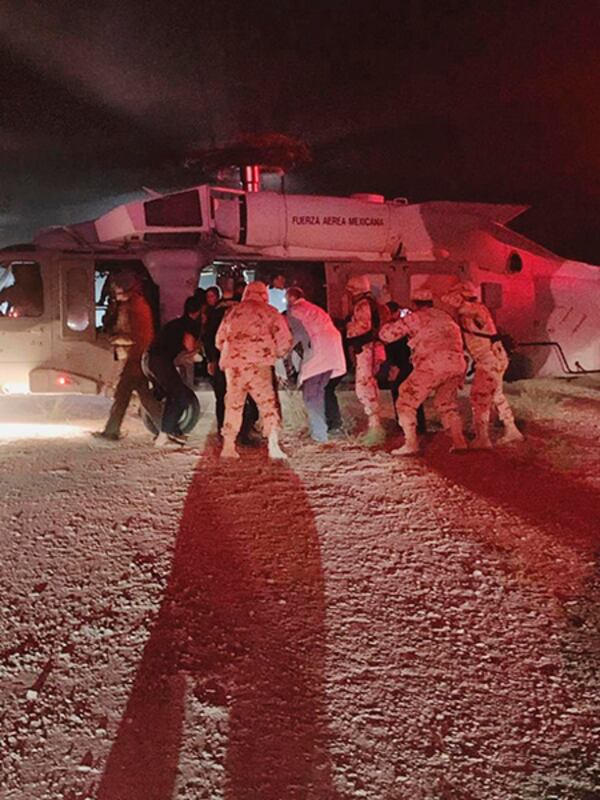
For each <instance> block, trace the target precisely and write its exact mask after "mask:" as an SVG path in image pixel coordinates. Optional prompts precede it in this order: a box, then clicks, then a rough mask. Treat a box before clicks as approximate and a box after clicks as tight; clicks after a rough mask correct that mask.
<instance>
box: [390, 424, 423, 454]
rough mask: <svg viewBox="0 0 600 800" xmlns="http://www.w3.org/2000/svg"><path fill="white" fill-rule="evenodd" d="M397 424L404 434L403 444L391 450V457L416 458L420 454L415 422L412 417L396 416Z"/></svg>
mask: <svg viewBox="0 0 600 800" xmlns="http://www.w3.org/2000/svg"><path fill="white" fill-rule="evenodd" d="M398 424H399V425H400V427H401V428H402V431H403V432H404V444H403V445H402V447H398V448H397V449H396V450H392V455H393V456H416V455H418V454H419V452H420V448H419V439H418V437H417V420H416V418H415V416H414V415H409V414H398Z"/></svg>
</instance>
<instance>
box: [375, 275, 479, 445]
mask: <svg viewBox="0 0 600 800" xmlns="http://www.w3.org/2000/svg"><path fill="white" fill-rule="evenodd" d="M411 302H412V305H413V308H414V312H413V313H412V314H408V315H407V316H406V317H403V318H401V319H397V320H395V321H393V322H389V323H387V324H386V325H384V326H383V327H382V328H381V330H380V331H379V337H380V339H381V340H382V341H383V342H393V341H396V339H401V338H402V337H403V336H408V344H409V347H410V349H411V352H412V363H413V368H414V369H413V371H412V372H411V374H410V375H409V376H408V378H407V379H406V380H405V381H404V382H403V383H402V384H401V386H400V389H399V392H398V400H397V403H396V410H397V412H398V422H399V423H400V425H401V427H402V430H403V431H404V438H405V443H404V445H403V446H402V447H400V448H399V449H397V450H393V451H392V452H393V454H394V455H402V456H405V455H415V454H417V453H418V452H419V441H418V438H417V408H418V407H419V406H420V405H421V403H423V402H424V401H425V399H426V398H427V397H428V396H429V395H430V394H431V393H432V392H433V399H434V404H435V407H436V409H437V411H438V413H439V415H440V418H441V421H442V424H443V425H444V428H445V429H446V430H447V431H448V432H449V433H450V436H451V438H452V448H451V449H452V450H453V451H455V450H465V449H466V447H467V443H466V441H465V438H464V435H463V427H462V420H461V417H460V413H459V411H458V398H457V392H458V389H459V388H460V387H461V385H462V383H463V381H464V378H465V357H464V353H463V343H462V336H461V332H460V328H459V327H458V325H457V324H456V322H454V320H453V319H452V317H451V316H450V315H449V314H447V313H446V312H445V311H442V310H441V309H439V308H434V307H433V295H432V293H431V291H430V290H429V289H417V290H415V291H413V293H412V295H411Z"/></svg>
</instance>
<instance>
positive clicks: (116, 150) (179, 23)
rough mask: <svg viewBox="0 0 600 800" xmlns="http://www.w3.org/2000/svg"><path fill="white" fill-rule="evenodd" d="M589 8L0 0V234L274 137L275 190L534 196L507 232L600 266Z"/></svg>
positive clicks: (597, 22)
mask: <svg viewBox="0 0 600 800" xmlns="http://www.w3.org/2000/svg"><path fill="white" fill-rule="evenodd" d="M594 9H596V10H595V11H594ZM597 9H598V6H597V4H596V3H592V2H585V3H579V2H574V3H573V2H571V3H564V2H561V3H559V2H524V0H521V2H503V0H498V1H497V2H486V0H479V1H478V2H472V0H461V1H460V2H458V1H457V2H434V0H430V2H424V1H423V0H408V2H401V0H397V2H395V3H389V2H386V1H382V2H377V0H371V2H369V0H362V2H351V1H350V0H347V1H346V2H343V3H337V2H336V3H327V2H325V3H322V4H318V3H316V2H296V3H289V2H285V0H281V2H278V3H276V4H275V3H269V2H262V3H258V2H247V3H237V2H227V1H226V0H222V1H221V2H212V0H207V2H203V1H202V0H196V2H191V0H170V2H163V3H158V2H155V1H154V0H145V2H143V3H137V2H129V3H126V2H124V0H121V1H120V2H113V1H112V0H108V1H107V2H101V0H98V2H84V1H82V0H78V2H73V0H62V1H61V0H58V1H55V0H48V1H47V2H33V1H32V0H14V2H13V1H12V0H8V1H7V2H0V10H1V13H0V76H1V77H0V80H1V82H2V87H1V88H2V91H1V93H0V103H1V109H2V111H1V118H0V143H1V156H0V163H1V181H0V243H2V244H8V243H9V242H11V241H15V240H19V239H20V240H23V239H26V238H28V237H29V236H30V235H31V233H32V232H33V231H34V230H35V229H37V228H39V227H41V226H42V225H50V224H55V223H63V222H70V221H71V222H73V221H77V220H81V219H84V218H86V217H90V216H95V215H97V214H98V213H101V212H102V211H104V210H107V209H108V208H110V207H111V205H114V204H115V203H116V202H120V201H123V200H127V199H129V198H130V197H131V193H132V192H135V191H136V190H139V188H140V186H142V185H146V186H151V187H154V188H159V189H162V188H165V189H166V188H180V187H182V186H185V185H190V184H193V183H196V182H201V181H202V180H203V176H202V175H201V174H199V173H198V172H196V173H191V172H190V171H186V170H185V169H184V168H183V167H180V166H179V164H180V163H181V162H182V160H183V157H184V155H185V153H186V152H188V151H189V149H190V148H191V147H192V146H193V145H199V146H201V147H207V148H209V147H216V146H221V145H226V144H228V143H230V142H231V141H232V140H235V138H236V137H237V136H239V135H240V134H241V133H244V132H265V131H278V132H281V133H286V134H289V135H291V136H294V137H299V138H300V139H302V140H304V141H305V142H306V143H307V144H308V145H309V147H310V148H311V150H312V153H313V163H312V165H311V166H309V167H305V168H303V169H302V170H300V171H298V172H295V173H292V174H290V175H289V176H288V177H287V178H286V185H287V187H288V189H289V190H290V191H309V192H319V193H330V194H345V193H351V192H359V191H373V192H380V193H383V194H385V195H386V196H388V197H395V196H407V197H408V198H409V199H410V200H412V201H420V200H474V201H490V202H502V203H505V202H515V203H530V204H531V205H532V206H533V208H532V210H531V211H529V212H528V213H527V214H526V215H524V216H523V217H522V219H520V220H519V221H518V222H517V221H516V222H515V223H514V227H516V228H518V229H519V230H521V231H522V232H524V233H525V234H526V235H529V236H531V237H532V238H534V239H536V240H537V241H540V242H541V243H543V244H545V245H546V246H548V247H550V248H552V249H554V250H556V251H557V252H559V253H560V254H561V255H564V256H568V257H571V258H579V259H582V260H588V261H592V262H595V263H600V225H599V224H598V219H599V217H600V214H599V212H600V45H599V42H600V11H598V10H597Z"/></svg>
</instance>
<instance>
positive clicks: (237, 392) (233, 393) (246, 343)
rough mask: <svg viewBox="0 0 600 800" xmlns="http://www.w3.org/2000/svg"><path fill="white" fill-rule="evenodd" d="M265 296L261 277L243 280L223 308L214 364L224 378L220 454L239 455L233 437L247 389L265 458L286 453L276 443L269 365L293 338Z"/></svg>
mask: <svg viewBox="0 0 600 800" xmlns="http://www.w3.org/2000/svg"><path fill="white" fill-rule="evenodd" d="M268 301H269V294H268V291H267V287H266V285H265V284H264V283H263V282H262V281H253V282H252V283H249V284H248V286H247V287H246V289H245V291H244V294H243V297H242V302H241V303H239V305H235V306H233V307H232V308H231V309H230V310H229V311H228V312H227V314H226V315H225V317H224V319H223V322H222V323H221V325H220V326H219V330H218V331H217V336H216V339H215V345H216V347H217V349H218V350H219V351H220V353H221V355H220V358H219V365H220V367H221V369H223V370H224V371H225V377H226V380H227V394H226V395H225V422H224V424H223V450H222V451H221V457H222V458H239V454H238V452H237V450H236V448H235V440H236V437H237V435H238V433H239V430H240V426H241V423H242V414H243V410H244V403H245V400H246V396H247V395H248V394H249V395H251V396H252V397H253V398H254V400H255V402H256V405H257V406H258V410H259V412H260V416H261V418H262V423H263V431H264V433H265V435H266V436H267V438H268V443H269V456H270V458H274V459H285V458H287V456H286V454H285V453H284V452H283V450H282V449H281V448H280V446H279V425H280V417H279V410H278V403H277V398H276V395H275V388H274V386H273V377H272V367H273V365H274V364H275V362H276V360H277V359H278V358H282V357H283V356H284V355H285V354H286V353H287V352H288V351H289V349H290V348H291V346H292V343H293V338H292V334H291V331H290V329H289V327H288V324H287V322H286V320H285V318H284V317H283V316H282V315H281V314H280V313H279V312H278V311H277V310H276V309H274V308H273V307H272V306H270V305H269V302H268Z"/></svg>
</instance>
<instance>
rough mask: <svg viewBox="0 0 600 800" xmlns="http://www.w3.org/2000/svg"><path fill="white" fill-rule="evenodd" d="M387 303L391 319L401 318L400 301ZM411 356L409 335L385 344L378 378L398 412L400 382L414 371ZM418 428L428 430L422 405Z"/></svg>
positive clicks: (418, 414) (421, 430)
mask: <svg viewBox="0 0 600 800" xmlns="http://www.w3.org/2000/svg"><path fill="white" fill-rule="evenodd" d="M386 305H387V307H388V308H389V310H390V312H391V317H390V321H394V320H396V319H399V318H400V306H399V305H398V303H394V302H393V301H391V302H389V303H387V304H386ZM410 356H411V351H410V347H409V346H408V337H406V336H404V337H402V339H398V340H397V341H395V342H390V343H389V344H386V345H385V361H384V363H383V364H382V365H381V367H380V369H379V373H378V375H377V379H378V383H379V386H380V388H384V387H387V388H389V389H390V391H391V393H392V400H393V403H394V413H397V412H396V400H397V399H398V393H399V391H400V384H401V383H403V382H404V381H405V380H406V379H407V378H408V376H409V375H410V373H411V372H412V371H413V366H412V363H411V360H410ZM396 421H397V417H396ZM417 430H418V432H419V433H426V430H427V426H426V422H425V411H424V409H423V406H422V405H420V406H419V408H418V409H417Z"/></svg>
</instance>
